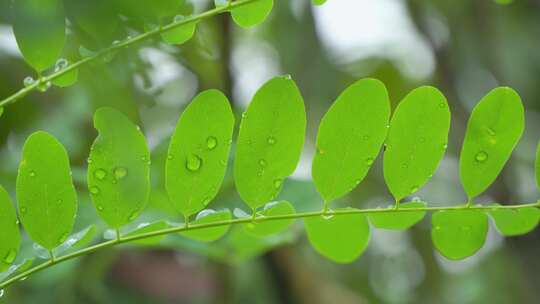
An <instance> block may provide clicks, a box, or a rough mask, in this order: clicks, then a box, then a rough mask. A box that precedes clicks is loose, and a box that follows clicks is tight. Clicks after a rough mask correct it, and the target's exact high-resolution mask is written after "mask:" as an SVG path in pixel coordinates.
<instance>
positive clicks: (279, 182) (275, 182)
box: [274, 178, 282, 189]
mask: <svg viewBox="0 0 540 304" xmlns="http://www.w3.org/2000/svg"><path fill="white" fill-rule="evenodd" d="M281 183H282V181H281V179H279V178H278V179H275V180H274V188H275V189H279V187H281Z"/></svg>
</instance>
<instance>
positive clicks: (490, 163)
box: [459, 87, 525, 199]
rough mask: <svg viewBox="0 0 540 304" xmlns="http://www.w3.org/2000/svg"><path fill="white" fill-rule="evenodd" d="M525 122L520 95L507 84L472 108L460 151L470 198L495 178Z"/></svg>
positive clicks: (462, 179)
mask: <svg viewBox="0 0 540 304" xmlns="http://www.w3.org/2000/svg"><path fill="white" fill-rule="evenodd" d="M524 125H525V118H524V109H523V105H522V103H521V98H520V97H519V95H518V94H517V93H516V91H514V90H512V89H511V88H508V87H499V88H496V89H494V90H492V91H491V92H489V93H488V94H487V95H486V96H484V98H482V100H480V102H479V103H478V104H477V105H476V107H475V108H474V109H473V111H472V114H471V117H470V119H469V122H468V124H467V131H466V133H465V140H464V142H463V147H462V150H461V155H460V161H459V171H460V177H461V182H462V184H463V187H464V188H465V192H466V193H467V195H468V196H469V198H470V199H472V198H473V197H475V196H477V195H479V194H480V193H482V192H483V191H484V190H486V188H487V187H489V185H490V184H491V183H492V182H493V181H494V180H495V178H496V177H497V175H499V173H500V172H501V170H502V168H503V167H504V164H505V163H506V161H507V160H508V158H509V157H510V154H511V153H512V150H513V149H514V147H515V146H516V144H517V142H518V140H519V138H520V137H521V135H522V134H523V129H524Z"/></svg>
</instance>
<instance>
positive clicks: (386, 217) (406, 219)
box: [369, 201, 426, 230]
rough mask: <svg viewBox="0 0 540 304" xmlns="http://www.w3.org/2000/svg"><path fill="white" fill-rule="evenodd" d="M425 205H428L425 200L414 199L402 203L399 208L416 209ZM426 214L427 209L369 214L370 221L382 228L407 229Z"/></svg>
mask: <svg viewBox="0 0 540 304" xmlns="http://www.w3.org/2000/svg"><path fill="white" fill-rule="evenodd" d="M423 207H426V203H425V202H421V201H412V202H408V203H405V204H401V205H400V206H399V209H416V208H423ZM389 208H393V207H389ZM425 215H426V211H400V212H378V213H372V214H369V221H370V222H371V224H373V226H375V227H377V228H380V229H389V230H405V229H409V228H410V227H412V226H413V225H414V224H416V223H418V222H419V221H421V220H422V219H423V218H424V216H425Z"/></svg>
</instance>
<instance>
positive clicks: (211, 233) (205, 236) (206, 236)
mask: <svg viewBox="0 0 540 304" xmlns="http://www.w3.org/2000/svg"><path fill="white" fill-rule="evenodd" d="M231 218H232V216H231V211H230V210H228V209H225V210H220V211H214V210H212V209H208V210H203V211H201V212H200V213H199V214H198V215H197V218H196V219H195V221H193V222H190V223H189V224H190V226H193V225H204V224H211V223H215V222H223V221H229V220H230V219H231ZM229 228H230V225H220V226H216V227H208V228H200V229H193V230H188V231H184V232H181V233H180V234H181V235H183V236H186V237H188V238H190V239H194V240H198V241H203V242H213V241H215V240H218V239H220V238H221V237H223V236H224V235H225V233H227V231H229Z"/></svg>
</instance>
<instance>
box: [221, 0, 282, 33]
mask: <svg viewBox="0 0 540 304" xmlns="http://www.w3.org/2000/svg"><path fill="white" fill-rule="evenodd" d="M215 2H216V5H217V6H219V5H221V3H222V2H223V0H215ZM273 6H274V0H257V1H253V2H252V3H248V4H244V5H242V6H240V7H237V8H235V9H233V10H232V11H231V15H232V18H233V20H234V22H235V23H236V24H238V25H239V26H241V27H246V28H247V27H252V26H254V25H257V24H259V23H261V22H263V21H264V20H265V19H266V17H268V15H269V14H270V12H271V11H272V7H273Z"/></svg>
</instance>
